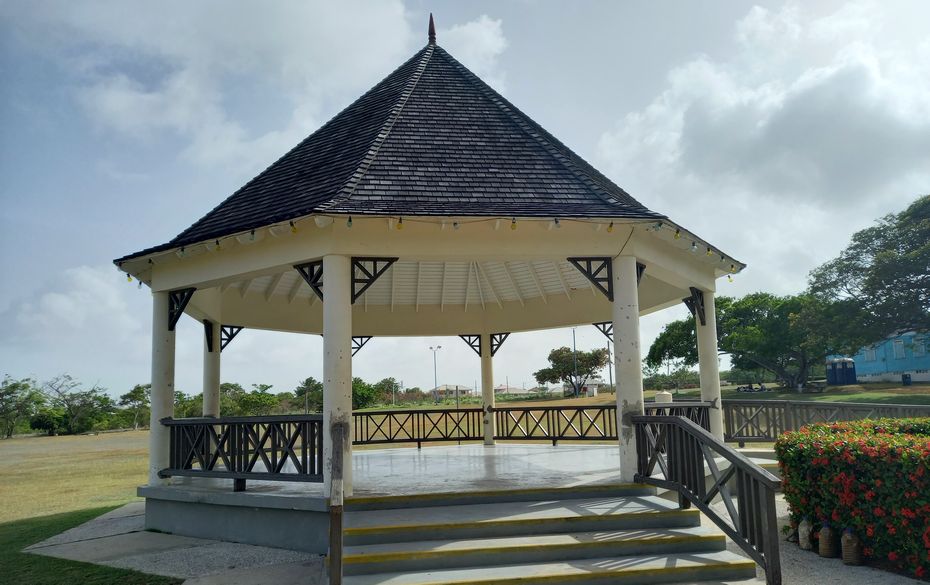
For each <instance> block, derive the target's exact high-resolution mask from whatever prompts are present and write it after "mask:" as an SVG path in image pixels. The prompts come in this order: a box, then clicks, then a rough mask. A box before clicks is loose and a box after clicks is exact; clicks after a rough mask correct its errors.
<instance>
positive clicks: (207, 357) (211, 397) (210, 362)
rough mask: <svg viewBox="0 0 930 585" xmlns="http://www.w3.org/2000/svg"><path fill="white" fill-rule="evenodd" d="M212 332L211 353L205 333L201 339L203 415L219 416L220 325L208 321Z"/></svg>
mask: <svg viewBox="0 0 930 585" xmlns="http://www.w3.org/2000/svg"><path fill="white" fill-rule="evenodd" d="M204 327H210V328H211V329H212V330H213V351H210V348H209V347H207V336H206V331H205V332H204V333H205V334H204V337H203V415H204V416H213V417H218V416H220V324H219V322H216V321H210V322H209V325H204Z"/></svg>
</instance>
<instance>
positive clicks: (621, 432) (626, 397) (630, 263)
mask: <svg viewBox="0 0 930 585" xmlns="http://www.w3.org/2000/svg"><path fill="white" fill-rule="evenodd" d="M613 284H614V287H613V288H614V302H613V324H614V372H615V376H614V378H615V379H616V381H617V434H618V436H619V438H620V478H621V481H624V482H632V481H633V476H634V474H635V473H636V436H635V433H634V429H633V422H632V420H631V417H632V416H633V415H636V414H643V370H642V361H641V359H642V358H641V356H640V351H639V287H638V284H637V282H636V258H634V257H633V256H617V257H616V258H614V259H613Z"/></svg>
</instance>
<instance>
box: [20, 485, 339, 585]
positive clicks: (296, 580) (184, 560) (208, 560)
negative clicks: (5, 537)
mask: <svg viewBox="0 0 930 585" xmlns="http://www.w3.org/2000/svg"><path fill="white" fill-rule="evenodd" d="M144 519H145V504H144V503H143V502H133V503H131V504H127V505H125V506H123V507H122V508H119V509H117V510H113V511H112V512H108V513H107V514H104V515H103V516H100V517H98V518H95V519H93V520H91V521H89V522H86V523H84V524H81V525H80V526H76V527H75V528H72V529H70V530H67V531H65V532H62V533H61V534H59V535H57V536H53V537H52V538H49V539H48V540H44V541H42V542H40V543H37V544H34V545H32V546H30V547H27V548H26V549H25V550H26V552H30V553H34V554H39V555H46V556H50V557H57V558H62V559H69V560H74V561H83V562H87V563H96V564H100V565H107V566H110V567H119V568H122V569H133V570H135V571H141V572H143V573H151V574H156V575H165V576H168V577H176V578H179V579H186V581H185V583H189V584H195V585H208V584H216V585H219V584H228V585H264V584H267V583H275V585H298V584H300V585H318V584H322V583H323V582H324V579H323V577H324V573H323V569H324V566H323V558H322V557H320V556H318V555H313V554H309V553H303V552H298V551H291V550H284V549H277V548H268V547H263V546H252V545H248V544H238V543H233V542H221V541H217V540H206V539H202V538H188V537H186V536H178V535H174V534H160V533H157V532H146V531H145V530H144V529H143V528H144Z"/></svg>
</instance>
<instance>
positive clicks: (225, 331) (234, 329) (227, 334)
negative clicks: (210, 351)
mask: <svg viewBox="0 0 930 585" xmlns="http://www.w3.org/2000/svg"><path fill="white" fill-rule="evenodd" d="M240 331H242V327H239V326H238V325H220V351H223V350H224V349H226V346H227V345H229V342H231V341H232V340H233V338H235V337H236V336H237V335H239V332H240Z"/></svg>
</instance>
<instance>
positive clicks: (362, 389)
mask: <svg viewBox="0 0 930 585" xmlns="http://www.w3.org/2000/svg"><path fill="white" fill-rule="evenodd" d="M377 398H378V394H377V391H376V390H375V387H374V386H372V385H371V384H369V383H368V382H366V381H365V380H362V379H361V378H352V408H353V409H359V408H367V407H369V406H371V405H372V404H374V403H375V401H376V400H377Z"/></svg>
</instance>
